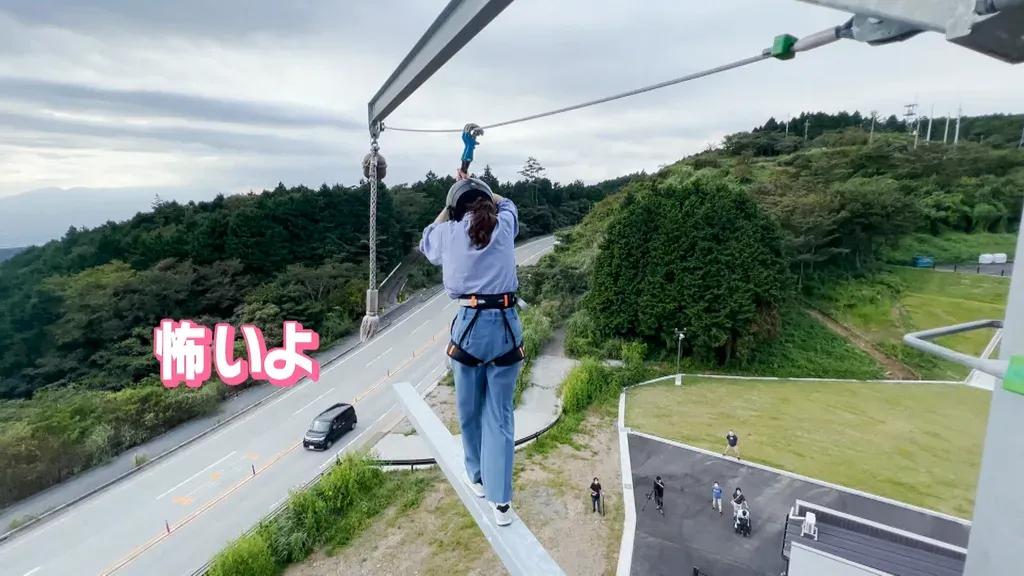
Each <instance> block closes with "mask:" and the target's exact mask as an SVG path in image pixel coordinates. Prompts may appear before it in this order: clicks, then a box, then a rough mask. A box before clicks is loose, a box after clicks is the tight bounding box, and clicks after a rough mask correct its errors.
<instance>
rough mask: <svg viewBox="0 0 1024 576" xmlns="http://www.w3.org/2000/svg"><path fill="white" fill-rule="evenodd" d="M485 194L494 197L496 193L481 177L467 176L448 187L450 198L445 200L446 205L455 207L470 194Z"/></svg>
mask: <svg viewBox="0 0 1024 576" xmlns="http://www.w3.org/2000/svg"><path fill="white" fill-rule="evenodd" d="M467 195H468V196H477V195H485V196H487V197H488V198H491V199H492V200H493V199H494V193H493V192H491V187H490V186H488V185H487V183H486V182H484V181H483V180H481V179H479V178H465V179H463V180H458V181H456V182H455V184H452V187H451V188H449V189H448V199H447V201H446V202H445V206H447V207H449V208H455V207H456V206H457V205H458V204H459V200H461V199H462V198H463V197H466V198H468V196H467Z"/></svg>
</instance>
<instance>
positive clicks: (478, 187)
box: [420, 178, 524, 526]
mask: <svg viewBox="0 0 1024 576" xmlns="http://www.w3.org/2000/svg"><path fill="white" fill-rule="evenodd" d="M518 233H519V213H518V210H517V209H516V206H515V204H513V203H512V201H511V200H509V199H507V198H503V197H501V196H499V195H498V194H495V193H494V192H492V191H491V188H490V187H489V186H488V185H487V183H485V182H483V181H482V180H479V179H477V178H461V179H459V180H456V182H455V184H454V185H452V187H451V189H450V190H449V191H448V199H447V202H446V205H445V207H444V209H443V210H441V213H440V214H438V215H437V218H436V219H435V220H434V222H433V223H432V224H430V225H429V226H427V227H426V228H425V229H424V230H423V238H422V240H421V241H420V252H422V253H423V255H424V256H426V257H427V260H429V261H430V263H431V264H434V265H435V266H437V265H440V266H441V270H442V279H443V283H444V288H445V291H446V292H447V293H448V296H449V298H451V299H452V300H454V301H455V302H457V303H458V305H459V311H458V313H457V314H456V317H455V318H454V319H453V320H452V326H451V341H450V342H449V344H448V346H447V348H446V352H447V354H448V357H449V358H450V365H451V368H452V373H453V375H454V377H455V402H456V407H457V409H458V413H459V425H460V426H461V427H462V448H463V451H464V452H465V467H466V477H465V479H464V480H465V483H466V484H468V485H469V487H470V488H471V489H472V490H473V492H474V494H476V495H477V496H478V497H480V498H484V497H486V498H487V499H488V501H489V502H490V503H491V506H492V508H493V509H494V517H495V521H496V523H497V524H498V525H499V526H507V525H508V524H511V523H512V461H513V457H514V447H515V446H514V442H515V430H514V427H515V421H514V419H513V412H512V411H513V407H512V397H513V393H514V391H515V386H516V377H517V376H518V375H519V370H520V368H522V365H523V357H524V354H523V348H522V344H523V327H522V323H521V322H520V320H519V315H518V313H517V312H516V309H515V306H516V290H518V289H519V279H518V277H517V276H516V254H515V238H516V236H517V235H518Z"/></svg>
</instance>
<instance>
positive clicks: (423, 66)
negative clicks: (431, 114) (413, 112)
mask: <svg viewBox="0 0 1024 576" xmlns="http://www.w3.org/2000/svg"><path fill="white" fill-rule="evenodd" d="M511 3H512V0H452V1H451V2H449V3H448V5H447V6H445V8H444V10H443V11H442V12H441V14H440V15H439V16H438V17H437V19H435V20H434V23H433V24H431V25H430V28H428V29H427V31H426V33H424V34H423V37H422V38H420V40H419V42H417V43H416V45H415V46H413V48H412V51H410V52H409V54H408V55H406V57H405V59H404V60H402V63H401V64H399V65H398V68H397V69H395V71H394V73H392V74H391V76H390V77H389V78H388V79H387V81H386V82H384V85H383V86H381V88H380V90H378V91H377V93H376V94H375V95H374V96H373V98H371V99H370V103H369V106H368V113H369V121H370V133H371V134H374V135H375V134H376V133H377V132H378V131H379V130H380V124H381V122H383V121H384V119H385V118H387V116H388V114H391V113H392V112H393V111H394V110H395V108H397V107H398V105H399V104H401V103H402V102H404V101H405V99H406V98H408V97H409V96H411V95H412V93H413V92H415V91H416V89H417V88H419V87H420V85H421V84H423V83H424V82H426V81H427V78H430V77H431V76H432V75H433V74H434V72H437V71H438V69H440V68H441V66H443V65H444V63H445V62H447V61H448V60H449V59H450V58H451V57H452V56H454V55H455V54H456V53H457V52H458V51H459V50H461V49H462V47H463V46H465V45H466V44H467V43H468V42H469V41H470V40H472V39H473V37H474V36H476V35H477V33H479V32H480V31H481V30H483V29H484V27H486V26H487V24H488V23H490V21H491V20H493V19H494V18H495V17H496V16H497V15H498V14H500V13H501V11H502V10H504V9H505V7H507V6H508V5H509V4H511Z"/></svg>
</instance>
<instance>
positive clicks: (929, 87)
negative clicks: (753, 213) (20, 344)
mask: <svg viewBox="0 0 1024 576" xmlns="http://www.w3.org/2000/svg"><path fill="white" fill-rule="evenodd" d="M446 2H447V0H419V1H410V0H378V1H376V2H343V1H331V2H279V1H277V0H247V1H241V0H222V1H218V2H209V1H208V0H203V1H199V0H179V1H177V2H157V1H141V0H92V1H88V2H86V1H74V0H50V1H48V2H36V1H32V0H3V1H2V2H0V197H2V196H5V195H6V196H9V195H12V194H17V193H21V192H24V191H27V190H37V189H49V188H53V187H60V188H75V193H77V194H88V193H89V189H90V188H102V189H105V190H109V189H114V188H121V189H124V190H150V189H154V188H160V189H163V190H166V191H168V193H172V191H174V190H188V189H194V190H204V191H210V193H212V191H224V192H228V193H230V192H239V191H245V190H249V189H257V190H259V189H263V188H270V187H273V186H274V185H275V184H276V183H277V182H278V181H283V182H285V183H286V184H290V185H291V184H299V183H304V184H308V185H318V184H320V183H323V182H332V183H333V182H342V183H346V184H353V183H355V182H356V181H358V179H359V177H360V171H359V160H360V159H361V157H362V155H363V154H364V153H365V150H366V148H367V145H368V142H367V135H366V129H365V120H364V119H365V116H366V102H367V100H368V99H369V97H370V96H371V95H372V94H373V93H374V92H375V91H376V90H377V88H379V86H380V84H381V83H382V82H383V80H384V79H385V78H386V77H387V76H388V75H389V74H390V73H391V71H392V70H393V68H394V67H395V66H396V65H397V63H398V62H399V61H400V60H401V58H402V57H403V56H404V55H405V53H406V52H407V50H408V49H409V48H410V47H411V46H412V45H413V44H414V43H415V41H416V39H417V38H418V37H419V36H420V35H421V34H422V32H423V31H424V30H425V29H426V27H427V26H428V25H429V23H430V22H431V21H432V20H433V18H434V17H435V16H436V15H437V14H438V13H439V12H440V10H441V8H443V6H444V5H445V3H446ZM847 17H848V16H847V15H845V14H843V13H840V12H835V11H831V10H827V9H822V8H819V7H815V6H811V5H807V4H804V3H800V2H796V1H795V0H722V1H720V2H691V1H682V2H681V1H678V0H645V1H644V2H635V1H633V2H631V1H628V0H603V1H597V2H595V1H593V0H560V1H558V2H546V1H544V0H517V1H516V2H514V3H513V4H512V5H511V6H510V7H509V8H508V9H506V10H505V12H504V13H502V14H501V15H500V16H499V17H498V18H497V19H496V20H495V21H494V22H493V23H492V25H491V26H490V27H488V29H487V30H485V31H484V32H483V33H481V34H480V35H479V36H478V37H477V38H476V39H474V41H473V42H472V43H471V45H470V46H468V47H467V48H466V49H465V50H463V51H462V52H461V53H459V54H458V55H457V56H456V57H455V58H454V59H453V60H452V61H451V62H450V63H449V65H447V66H446V67H445V68H443V69H442V70H441V71H439V72H438V73H437V74H436V75H435V76H434V77H433V78H431V79H430V80H429V81H428V82H427V83H426V84H425V85H424V86H423V87H422V89H421V90H420V91H418V92H417V93H416V94H414V95H413V96H412V97H411V98H410V99H409V100H408V101H407V102H406V103H405V104H404V105H403V106H402V107H400V108H399V109H398V110H397V111H396V112H395V113H394V115H393V116H392V118H390V119H389V123H391V124H392V125H395V126H399V125H406V126H414V127H423V126H427V127H431V126H440V127H452V126H461V125H462V124H464V123H466V122H468V121H474V122H478V123H490V122H494V121H498V120H503V119H506V118H509V117H516V116H520V115H524V114H529V113H533V112H536V111H539V110H544V109H549V108H555V107H559V106H563V105H566V104H571V103H574V102H576V101H580V100H584V99H590V98H594V97H598V96H603V95H605V94H608V93H611V92H617V91H620V90H625V89H629V88H633V87H636V86H639V85H643V84H648V83H653V82H657V81H661V80H664V79H666V78H671V77H675V76H679V75H682V74H686V73H688V72H692V71H695V70H698V69H701V68H705V67H709V66H712V65H717V64H720V63H723V62H726V61H729V60H733V59H736V58H740V57H744V56H748V55H752V54H756V53H757V52H759V51H760V50H761V49H762V48H764V47H765V46H767V45H768V44H770V42H771V39H772V37H773V36H774V35H776V34H778V33H783V32H788V33H793V34H796V35H802V34H806V33H810V32H815V31H818V30H821V29H823V28H826V27H829V26H833V25H836V24H839V23H842V22H843V21H844V20H845V19H846V18H847ZM1021 70H1022V69H1021V68H1020V67H1012V66H1008V65H1006V64H1003V63H1001V62H998V61H995V60H992V59H990V58H986V57H984V56H981V55H978V54H975V53H973V52H970V51H968V50H964V49H962V48H959V47H956V46H953V45H950V44H949V43H947V42H945V40H944V39H942V38H941V37H940V36H938V35H935V34H923V35H921V36H919V37H917V38H915V39H913V40H911V41H909V42H905V43H900V44H895V45H890V46H884V47H869V46H866V45H863V44H858V43H855V42H841V43H837V44H835V45H832V46H829V47H827V48H822V49H820V50H818V51H815V52H812V53H808V54H801V55H800V56H798V57H797V58H796V59H794V60H792V61H788V62H778V61H768V62H764V63H760V64H757V65H755V66H751V67H748V68H744V69H742V70H737V71H733V72H729V73H726V74H722V75H719V76H715V77H712V78H707V79H703V80H700V81H697V82H693V83H689V84H685V85H682V86H676V87H672V88H668V89H666V90H662V91H658V92H655V93H651V94H646V95H642V96H638V97H636V98H631V99H627V100H624V101H619V102H614V103H610V104H607V105H603V106H600V107H597V108H593V109H588V110H583V111H579V112H574V113H571V114H566V115H564V116H560V117H557V118H552V119H547V120H541V121H537V122H531V123H526V124H522V125H517V126H511V127H508V128H502V129H497V130H493V131H489V132H488V133H487V135H485V136H484V138H483V140H482V145H481V147H480V148H479V149H478V151H477V160H478V163H480V164H481V165H482V164H484V163H489V164H491V165H492V166H493V167H494V169H495V172H496V173H497V174H498V176H499V177H502V178H506V179H510V178H514V177H515V171H516V170H517V169H518V168H519V166H521V164H522V162H523V160H524V159H525V157H526V156H527V155H532V156H535V157H537V158H539V159H540V161H541V162H542V163H543V164H544V165H545V166H547V167H548V172H549V174H550V175H551V176H552V177H554V178H556V179H559V180H571V179H582V180H585V181H590V182H593V181H597V180H600V179H603V178H609V177H614V176H618V175H621V174H624V173H628V172H634V171H638V170H653V169H656V168H657V167H658V166H659V165H662V164H666V163H669V162H672V161H674V160H676V159H678V158H680V157H682V156H684V155H686V154H690V153H693V152H696V151H698V150H700V149H703V148H704V147H706V146H707V145H709V144H713V143H716V142H718V141H719V140H720V139H721V137H722V136H724V135H725V134H727V133H730V132H733V131H736V130H742V129H747V128H749V127H751V126H753V125H755V124H759V123H761V122H763V121H764V120H765V119H766V118H767V117H768V116H770V115H774V116H776V117H777V118H786V117H788V116H790V115H796V114H799V113H800V112H801V111H803V110H825V111H836V110H841V109H846V110H861V111H863V112H867V111H869V110H872V109H877V110H879V111H881V112H882V113H883V114H890V113H898V112H900V110H901V109H902V104H904V103H907V102H911V101H914V100H915V99H916V100H917V101H918V102H920V104H921V109H922V112H924V113H926V114H927V113H928V112H929V111H930V110H931V108H932V106H934V107H935V113H936V114H937V115H945V114H949V113H955V109H956V107H957V106H958V105H959V104H961V103H962V104H963V107H964V111H965V113H967V114H979V113H987V112H1000V111H1002V112H1020V111H1021V106H1020V98H1019V94H1021V93H1022V91H1024V74H1022V73H1021ZM381 145H382V149H383V153H384V154H385V155H386V156H387V158H388V161H389V179H390V180H391V181H392V182H395V183H397V182H402V181H410V180H415V179H417V178H420V177H421V176H422V175H423V174H425V173H426V172H427V171H428V170H433V171H435V172H447V171H451V169H452V168H454V166H455V165H456V162H457V156H458V154H459V153H460V150H461V147H460V143H459V141H458V136H457V135H413V134H402V133H398V132H385V134H384V136H383V138H382V141H381ZM44 193H46V191H44V192H39V193H37V194H40V195H41V194H44ZM50 193H52V191H51V192H50ZM140 194H142V192H140ZM148 201H149V198H145V199H144V200H143V199H140V202H141V206H145V205H146V204H147V203H148ZM62 205H65V206H66V205H67V202H66V201H61V202H56V201H55V202H54V205H53V206H54V207H53V209H54V211H55V214H56V212H57V210H58V209H59V207H60V206H62ZM0 216H2V215H0ZM0 226H2V222H0Z"/></svg>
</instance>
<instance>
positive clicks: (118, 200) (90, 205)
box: [0, 187, 219, 261]
mask: <svg viewBox="0 0 1024 576" xmlns="http://www.w3.org/2000/svg"><path fill="white" fill-rule="evenodd" d="M218 192H219V191H217V190H211V189H182V188H158V187H143V188H40V189H38V190H32V191H29V192H25V193H22V194H15V195H14V196H2V197H0V261H2V260H5V259H7V258H10V257H11V256H13V254H5V249H7V248H13V247H22V248H19V249H23V247H26V246H32V245H36V244H45V243H46V242H48V241H50V240H55V239H58V238H61V237H62V236H64V233H65V232H67V230H68V228H69V227H71V226H75V227H79V228H81V227H87V228H93V227H95V226H99V225H100V224H103V223H104V222H107V221H108V220H113V221H115V222H117V221H120V220H125V219H127V218H131V217H132V216H134V215H135V214H136V213H138V212H140V211H143V210H149V209H150V207H151V206H152V204H153V200H154V198H156V196H157V195H159V196H160V198H161V199H162V200H168V201H169V200H177V201H178V202H188V201H190V200H195V201H200V200H210V199H212V198H213V197H214V196H216V195H217V194H218Z"/></svg>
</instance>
